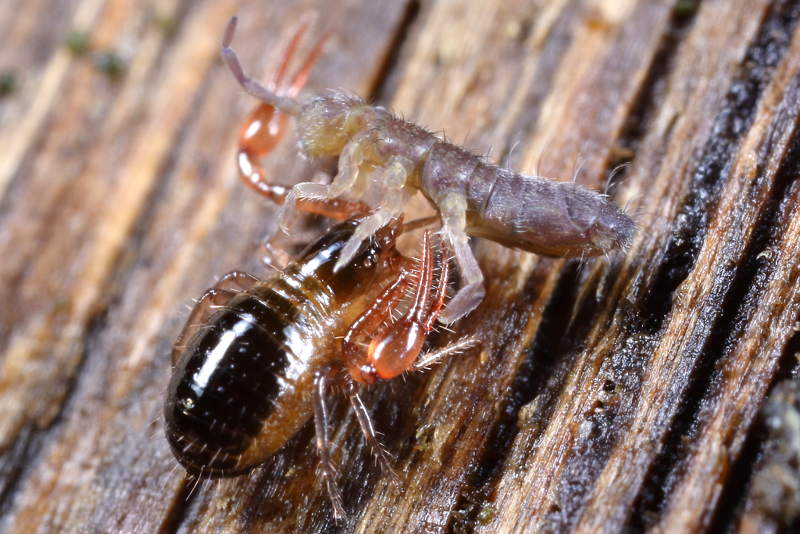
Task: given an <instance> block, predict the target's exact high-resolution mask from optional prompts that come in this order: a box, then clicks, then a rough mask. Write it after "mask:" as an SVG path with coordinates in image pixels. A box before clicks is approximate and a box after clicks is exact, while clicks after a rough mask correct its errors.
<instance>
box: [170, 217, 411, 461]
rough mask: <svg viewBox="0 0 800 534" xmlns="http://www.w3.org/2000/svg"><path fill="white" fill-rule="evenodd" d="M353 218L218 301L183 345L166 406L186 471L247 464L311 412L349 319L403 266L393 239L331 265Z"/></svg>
mask: <svg viewBox="0 0 800 534" xmlns="http://www.w3.org/2000/svg"><path fill="white" fill-rule="evenodd" d="M354 227H355V223H354V222H350V223H347V224H344V225H340V226H339V227H337V228H336V229H335V230H334V231H332V232H330V233H329V234H326V235H325V236H324V237H323V238H322V239H321V240H320V241H318V242H317V243H315V244H314V245H312V246H311V247H310V248H309V249H308V251H307V252H306V253H305V254H303V255H302V256H301V258H300V259H299V260H298V261H296V262H294V263H293V264H291V265H290V266H288V267H287V268H286V269H285V270H284V271H283V272H282V273H279V274H276V275H275V276H273V277H271V278H269V279H266V280H264V281H260V282H256V283H255V284H254V285H253V286H252V287H250V288H248V289H247V290H244V291H241V292H238V294H236V295H235V296H233V297H232V298H231V299H230V300H229V301H228V302H227V303H226V304H224V305H223V306H218V307H215V309H216V311H213V314H212V315H211V316H210V317H209V318H208V319H207V321H205V322H204V324H203V325H202V326H201V327H200V328H197V329H196V331H195V332H194V334H193V335H191V336H190V337H189V339H188V340H187V343H186V344H185V345H184V346H183V347H182V350H181V351H179V353H178V358H177V361H176V362H175V368H174V369H173V374H172V379H171V381H170V384H169V387H168V391H167V400H166V403H165V405H164V414H165V419H166V433H167V438H168V440H169V443H170V445H171V446H172V450H173V452H174V453H175V456H176V458H177V459H178V460H179V461H180V463H181V464H182V465H183V466H184V467H185V468H186V469H187V470H188V471H189V472H191V473H196V474H202V475H207V476H233V475H237V474H239V473H242V472H244V471H247V470H248V469H250V468H252V467H253V466H255V465H258V464H260V463H263V462H264V461H265V460H266V459H268V458H269V457H270V456H271V455H272V454H273V453H274V452H275V451H276V450H278V449H279V448H280V447H281V446H282V445H283V444H284V443H285V442H286V441H287V440H288V439H289V438H290V437H291V436H292V435H294V434H295V433H296V432H297V430H299V429H300V428H301V427H302V426H303V425H304V424H305V423H306V422H307V421H308V419H309V418H310V417H311V414H312V412H313V410H312V390H313V381H314V376H315V375H316V374H317V373H318V372H320V371H321V370H323V369H325V368H327V367H330V366H331V364H332V363H335V362H336V361H337V358H339V353H340V351H341V338H342V337H343V336H344V334H345V333H346V331H347V329H348V327H349V326H350V324H351V323H352V322H353V321H354V319H355V317H356V316H357V315H358V314H360V313H362V312H363V311H364V309H366V307H367V306H368V304H369V303H370V302H371V300H368V299H370V298H372V299H374V298H375V296H376V295H375V292H376V291H379V290H380V288H381V281H382V280H384V279H386V278H389V277H392V276H394V275H396V272H397V270H396V267H397V264H396V260H397V256H396V254H397V253H396V251H395V249H394V241H393V239H391V240H388V241H387V240H375V241H373V242H372V243H371V244H370V245H369V246H365V247H363V248H362V250H360V251H359V252H358V254H357V255H356V257H355V258H354V260H353V261H352V262H351V263H350V264H349V266H348V268H347V269H344V270H341V271H339V272H337V273H334V272H333V265H334V263H335V261H336V259H337V258H338V254H339V252H340V251H341V248H342V247H343V245H344V243H345V242H346V240H347V238H349V236H350V235H351V234H352V230H353V228H354ZM190 322H192V319H190Z"/></svg>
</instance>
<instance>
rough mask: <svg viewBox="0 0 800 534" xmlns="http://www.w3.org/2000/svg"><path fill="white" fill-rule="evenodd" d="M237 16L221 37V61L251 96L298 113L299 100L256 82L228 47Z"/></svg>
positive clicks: (283, 110) (280, 108)
mask: <svg viewBox="0 0 800 534" xmlns="http://www.w3.org/2000/svg"><path fill="white" fill-rule="evenodd" d="M236 22H237V18H236V17H232V18H231V20H230V22H228V26H227V27H226V28H225V34H224V35H223V37H222V61H224V62H225V65H227V66H228V69H229V70H230V71H231V73H232V74H233V76H234V78H236V81H237V82H239V85H241V86H242V88H243V89H244V90H245V91H246V92H247V93H248V94H249V95H251V96H253V97H255V98H257V99H259V100H261V101H262V102H266V103H267V104H269V105H270V106H273V107H275V108H276V109H278V110H280V111H282V112H283V113H286V114H288V115H298V114H299V113H300V109H301V108H302V106H301V105H300V102H298V101H297V100H295V99H294V98H291V97H288V96H281V95H279V94H277V93H276V92H275V91H271V90H269V89H267V88H266V87H264V86H263V85H261V84H260V83H258V81H256V80H254V79H252V78H250V77H249V76H248V75H247V74H245V72H244V69H243V68H242V64H241V63H240V62H239V58H238V57H237V56H236V52H235V51H234V50H233V48H231V47H230V44H231V42H232V41H233V34H234V33H235V31H236Z"/></svg>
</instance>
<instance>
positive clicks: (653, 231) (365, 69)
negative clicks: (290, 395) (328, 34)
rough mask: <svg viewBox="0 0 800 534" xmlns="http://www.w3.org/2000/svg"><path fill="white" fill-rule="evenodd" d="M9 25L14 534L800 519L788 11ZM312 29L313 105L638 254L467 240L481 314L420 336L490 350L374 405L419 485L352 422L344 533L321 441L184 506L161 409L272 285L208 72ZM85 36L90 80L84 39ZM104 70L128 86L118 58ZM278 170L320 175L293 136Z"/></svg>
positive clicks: (525, 4)
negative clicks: (324, 39)
mask: <svg viewBox="0 0 800 534" xmlns="http://www.w3.org/2000/svg"><path fill="white" fill-rule="evenodd" d="M7 4H8V8H7V9H4V10H2V11H3V13H0V30H2V31H3V33H2V35H3V36H4V40H5V43H4V44H5V46H3V47H0V72H5V73H13V76H14V78H15V79H16V81H17V89H16V91H14V92H11V93H9V94H7V95H5V96H3V97H1V98H2V99H0V147H3V148H2V152H0V257H1V258H2V261H0V302H2V303H3V304H4V305H3V306H2V307H1V308H0V351H2V354H1V355H0V411H2V413H3V417H2V418H0V514H1V515H2V517H0V532H9V533H12V532H26V533H27V532H165V533H166V532H304V533H305V532H361V533H371V532H410V533H428V532H432V533H433V532H448V533H470V532H475V533H479V532H480V533H511V532H519V533H523V532H526V533H527V532H531V533H532V532H643V531H648V532H669V533H673V532H717V531H722V530H727V531H731V532H761V531H767V532H784V531H785V532H789V531H791V530H792V529H793V528H797V527H798V526H800V511H799V510H798V504H797V501H796V499H794V500H793V499H791V498H790V497H787V495H791V491H792V488H795V489H796V488H797V487H800V486H798V483H797V480H800V476H799V475H798V472H797V462H796V461H795V460H792V459H793V458H795V459H796V457H797V437H796V434H794V433H793V432H794V429H795V427H796V418H797V417H796V413H797V400H796V391H795V390H796V387H797V386H796V384H797V380H798V377H797V373H798V363H797V356H796V354H797V352H798V350H800V338H799V337H798V333H797V332H798V330H800V328H798V326H797V325H798V324H800V317H799V316H800V286H799V285H798V277H799V276H800V268H799V267H798V260H797V258H798V257H800V254H799V253H800V250H798V247H800V244H799V243H800V235H798V234H800V213H799V211H800V204H799V203H798V201H799V200H800V199H799V198H798V196H800V186H798V182H797V176H798V172H800V164H799V163H798V162H800V135H799V132H798V129H799V128H800V123H799V122H798V120H799V118H800V29H799V28H798V21H799V20H800V5H798V4H797V3H796V2H792V1H789V0H755V1H752V2H744V1H733V2H722V1H713V0H707V1H706V2H694V1H686V0H671V1H667V0H654V1H636V0H613V1H608V0H574V1H573V0H555V1H548V2H544V1H534V0H528V1H523V0H509V1H503V2H500V1H497V2H467V1H466V0H439V1H427V0H426V1H413V0H401V1H390V0H385V1H383V0H382V1H378V2H368V1H363V0H353V1H350V2H335V3H325V2H321V1H320V0H303V1H298V2H292V3H286V2H279V1H277V0H275V1H272V0H270V1H262V2H258V3H246V2H237V1H235V0H222V1H211V0H206V1H188V0H171V1H168V2H159V3H152V4H151V3H145V2H142V3H134V2H126V1H122V0H105V1H101V0H76V1H73V2H69V1H60V2H56V3H50V2H42V1H34V2H18V1H15V0H8V2H7ZM308 11H317V12H318V13H319V14H320V16H319V19H318V21H317V23H316V24H317V30H316V31H318V32H321V31H324V30H326V29H330V30H332V31H333V35H334V37H333V38H332V39H331V42H330V43H329V46H328V48H327V51H326V53H325V55H324V57H323V58H322V60H321V61H320V62H319V64H318V66H317V67H316V68H315V70H314V71H313V74H312V79H311V80H310V82H309V87H310V89H309V91H312V92H313V91H314V90H320V89H322V88H325V87H345V88H347V89H350V90H352V91H355V92H357V93H360V94H362V95H365V96H367V97H369V98H370V99H372V100H374V101H376V102H378V103H381V104H384V105H389V106H391V107H392V108H393V109H395V110H396V111H398V112H399V113H401V114H402V115H403V116H405V117H406V118H408V119H411V120H414V121H415V122H419V123H421V124H423V125H425V126H427V127H429V128H431V129H432V130H434V131H442V132H445V133H446V135H447V137H448V138H449V139H450V140H453V141H456V142H459V143H463V144H465V145H466V146H468V147H469V148H470V149H472V150H474V151H475V152H476V153H481V154H488V156H487V157H488V158H489V159H491V160H494V161H500V162H505V163H506V164H507V165H508V166H510V167H512V168H514V169H516V170H520V171H523V172H527V173H534V172H538V173H540V174H543V175H546V176H552V177H557V178H558V179H563V180H569V179H572V178H573V176H574V177H575V179H576V180H578V181H579V182H581V183H583V184H585V185H587V186H589V187H592V188H596V189H604V188H608V190H609V192H610V194H612V195H613V197H614V199H615V201H616V202H618V203H619V204H620V205H626V206H627V210H628V211H629V212H630V213H632V214H634V217H635V219H636V221H637V224H638V228H639V229H638V232H637V236H636V239H635V242H634V244H633V246H632V247H631V249H630V250H629V251H627V252H626V253H619V254H615V255H612V256H610V257H608V258H604V259H600V260H597V261H592V262H584V263H580V262H577V261H565V260H559V259H548V258H541V257H536V256H533V255H530V254H525V253H521V252H516V251H512V250H508V249H505V248H503V247H501V246H499V245H497V244H495V243H490V242H484V241H479V242H477V243H476V246H475V248H476V251H477V253H478V256H479V259H480V262H481V266H482V268H483V270H484V273H485V274H486V277H487V280H488V294H487V298H486V300H485V302H484V303H483V304H482V306H481V307H480V308H479V309H478V310H477V311H476V312H475V313H474V314H472V315H471V316H470V317H469V318H468V320H465V321H462V322H461V324H457V325H455V332H453V333H449V332H441V333H438V334H436V335H435V336H434V338H433V339H432V343H433V344H436V345H440V344H444V343H447V341H448V340H451V339H455V338H457V337H459V336H462V335H468V334H476V335H478V336H479V337H480V339H481V341H482V345H481V347H480V348H479V349H474V350H471V351H469V352H467V353H466V354H464V355H462V356H460V357H458V358H454V359H452V360H451V361H449V362H447V363H446V364H445V365H442V366H441V367H439V368H437V369H435V370H432V371H430V372H427V373H424V374H418V375H413V376H409V377H407V379H405V380H395V381H393V382H391V383H387V384H382V385H379V386H377V387H375V388H374V389H373V391H371V392H370V394H369V395H368V398H367V400H368V401H369V405H370V407H371V409H372V410H373V413H374V415H375V421H376V424H377V426H378V427H379V429H380V430H381V431H382V432H383V433H384V437H383V440H384V441H385V443H386V444H387V446H388V447H389V449H390V451H391V452H392V453H393V454H394V455H395V456H396V458H397V460H396V465H397V469H398V471H399V472H400V473H401V482H400V483H399V484H394V483H392V482H391V480H390V479H389V478H387V477H384V476H382V474H381V473H380V472H379V470H378V469H376V467H375V465H374V462H373V461H372V459H371V457H370V453H369V451H368V450H367V448H366V446H365V444H364V442H363V440H362V438H361V436H360V433H359V431H358V428H357V425H356V423H355V420H354V418H353V416H352V413H350V411H349V410H348V408H347V406H346V403H345V402H341V401H340V402H338V403H336V404H335V406H334V407H333V408H334V416H335V420H336V424H335V428H334V429H333V437H334V440H335V442H336V444H337V449H336V457H337V461H338V463H339V465H340V466H341V473H342V476H341V480H340V485H341V486H342V489H343V493H344V495H345V506H346V508H347V510H348V520H347V521H346V522H344V523H341V524H336V523H334V522H333V519H332V514H331V509H330V504H329V503H328V501H327V497H326V495H325V492H324V487H323V484H322V482H321V480H320V478H319V475H318V473H317V470H316V464H317V459H316V455H315V451H314V446H313V441H312V432H311V429H310V428H307V429H305V430H304V431H302V432H301V433H300V434H298V435H297V436H296V437H295V438H293V439H292V440H291V441H290V442H289V443H288V444H287V446H286V447H285V448H284V449H283V450H282V451H281V452H279V453H278V454H276V455H275V457H274V458H273V459H272V460H270V461H269V462H268V463H267V464H266V465H265V466H263V467H262V468H259V469H257V470H256V471H254V472H253V473H251V474H249V475H247V476H242V477H238V478H234V479H229V480H224V481H219V482H216V481H213V482H211V481H206V482H203V483H201V484H199V485H197V486H196V487H195V485H194V483H193V481H191V480H190V479H188V478H187V477H186V476H185V475H184V473H183V472H182V470H181V469H180V468H178V467H177V464H176V462H175V460H174V459H173V458H172V455H171V453H170V451H169V447H168V445H167V443H166V440H165V439H164V437H163V421H162V419H161V415H160V414H161V409H162V403H163V396H164V391H165V388H166V383H167V380H168V378H169V367H170V366H169V355H168V354H169V348H170V346H171V344H172V341H173V340H174V339H175V337H176V335H177V333H178V331H179V330H180V327H181V326H182V322H183V320H185V318H186V316H187V314H188V310H187V306H189V305H191V303H192V298H196V297H197V296H199V295H200V294H201V293H202V291H203V289H205V288H206V287H208V286H209V285H211V284H212V283H213V281H214V280H215V278H216V277H218V276H219V275H221V274H223V273H224V272H226V271H229V270H231V269H234V268H244V269H249V270H251V271H254V272H258V270H259V269H260V267H259V259H258V258H259V255H260V254H261V252H260V251H259V240H260V238H261V237H262V236H263V235H264V234H265V233H266V231H267V230H268V229H269V228H270V227H271V225H273V224H274V214H275V210H274V207H272V206H269V205H267V204H264V203H263V202H262V201H261V200H260V199H258V198H255V196H254V195H253V194H252V193H250V192H249V191H248V190H247V189H246V188H245V187H243V186H242V184H240V183H239V181H238V179H237V177H236V172H235V167H234V161H233V154H234V150H235V142H236V136H237V132H238V127H239V124H240V121H241V119H242V117H243V116H244V114H245V113H246V112H247V110H248V109H249V108H250V107H251V106H252V105H253V102H252V100H251V99H250V98H249V97H247V96H246V95H244V94H242V92H241V91H240V90H239V88H238V87H237V86H236V84H235V83H234V82H233V80H232V79H231V76H230V75H229V73H227V71H226V70H225V68H224V67H223V66H222V64H221V63H220V62H219V61H218V59H217V58H218V52H219V41H220V38H221V34H222V29H223V28H224V25H225V23H226V22H227V19H228V17H230V16H231V15H232V14H234V13H237V14H238V15H239V16H240V20H241V24H240V29H239V31H238V32H237V36H236V41H235V46H236V48H237V50H238V51H239V52H240V53H241V56H242V60H243V62H244V63H245V65H246V66H248V67H249V68H250V69H251V70H252V71H253V72H256V73H259V74H260V75H262V76H267V75H268V74H269V73H270V72H271V71H272V69H274V67H275V64H276V62H277V60H278V59H279V58H278V56H279V51H280V49H281V47H282V44H283V43H285V42H286V40H287V38H288V36H289V35H290V33H291V31H292V29H293V27H294V24H295V23H296V21H297V20H298V19H299V18H300V17H301V16H302V14H303V13H305V12H308ZM74 30H79V31H82V32H86V35H87V36H88V38H89V50H88V51H87V52H86V53H85V54H82V55H78V54H75V53H74V51H72V52H71V51H70V50H69V49H68V48H67V47H65V46H64V41H65V39H66V38H67V36H68V35H69V33H70V32H71V31H74ZM112 51H113V52H114V53H115V54H116V56H117V57H119V58H120V59H121V61H122V65H124V69H123V70H122V71H121V72H120V74H119V75H118V76H116V77H113V76H110V74H111V73H110V72H109V71H108V70H106V71H105V72H104V71H103V70H102V68H100V67H99V66H98V61H97V60H98V58H99V57H100V56H101V54H103V53H106V52H112ZM289 137H291V135H290V136H289ZM625 162H629V165H628V166H626V167H624V168H622V169H621V170H620V171H619V172H617V173H616V174H615V175H614V173H613V172H612V171H613V170H614V169H615V167H617V165H618V164H620V163H625ZM265 165H266V168H267V170H268V172H269V173H270V175H272V176H275V177H276V179H278V180H280V181H282V182H285V183H293V182H296V181H299V180H301V179H303V178H304V177H305V175H306V173H308V172H309V168H308V166H307V165H306V164H305V163H304V162H303V161H302V160H301V159H300V158H299V157H298V156H297V152H296V149H295V147H294V143H293V140H292V139H287V140H286V142H284V143H283V144H282V145H281V147H280V148H279V149H278V150H277V151H276V152H274V153H273V154H271V155H270V156H269V157H268V158H267V160H266V161H265ZM577 168H580V172H576V171H575V169H577ZM612 175H613V183H609V181H610V180H611V179H612ZM421 204H422V203H420V205H421ZM409 209H410V210H411V211H415V210H417V209H422V208H419V206H415V207H410V208H409ZM323 228H324V224H323V223H322V222H321V221H309V222H307V223H305V224H304V225H303V226H302V227H300V228H299V229H298V231H297V232H296V234H294V235H293V236H292V239H291V241H290V242H289V243H288V244H287V246H289V247H290V248H293V247H294V246H295V245H299V244H302V243H303V242H307V240H308V239H311V236H313V235H316V234H318V233H319V232H321V231H322V230H323ZM262 272H263V271H262ZM778 381H782V382H781V383H782V385H781V386H780V388H774V387H773V386H774V385H775V384H776V383H777V382H778ZM793 388H794V389H793ZM773 389H775V392H774V393H773V394H772V395H771V396H770V393H771V391H772V390H773ZM793 392H794V393H793ZM767 398H770V399H771V400H770V401H769V403H768V404H766V405H765V406H766V408H765V411H764V416H763V417H759V410H760V409H761V407H762V404H763V403H764V402H765V399H767ZM793 425H795V426H793ZM771 488H781V489H782V491H777V490H776V491H770V489H771Z"/></svg>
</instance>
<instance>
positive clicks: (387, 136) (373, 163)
mask: <svg viewBox="0 0 800 534" xmlns="http://www.w3.org/2000/svg"><path fill="white" fill-rule="evenodd" d="M235 23H236V20H235V19H232V21H231V23H230V24H229V26H228V28H227V30H226V32H225V37H224V38H223V50H222V55H223V59H224V60H225V62H226V63H227V65H228V67H229V68H230V70H231V71H232V72H233V74H234V76H235V77H236V79H237V80H238V81H239V83H240V84H241V85H242V87H244V89H245V90H246V91H248V92H249V93H250V94H251V95H253V96H255V97H256V98H258V99H260V100H261V101H262V104H261V106H267V107H268V108H269V109H270V110H271V111H273V112H274V113H275V114H285V115H293V116H295V117H296V119H297V124H298V133H299V141H300V143H299V144H300V150H301V152H302V153H303V154H304V155H305V156H307V157H309V158H320V157H326V156H335V157H338V163H339V166H338V167H339V168H338V172H337V175H336V176H335V177H334V179H333V181H332V183H331V184H330V185H323V184H317V183H311V182H306V183H300V184H297V185H295V186H294V187H293V188H292V190H291V192H289V193H288V194H287V195H285V196H282V197H281V198H280V201H284V200H285V202H284V209H283V218H285V215H286V213H288V212H289V210H291V209H292V208H293V207H294V206H295V204H299V205H300V206H301V207H302V206H304V205H308V204H309V203H314V204H315V206H319V205H320V204H321V203H324V202H326V201H327V202H332V201H336V200H342V199H348V200H351V201H353V200H359V201H362V202H363V203H366V204H367V205H369V206H371V207H372V208H373V212H372V213H371V215H370V216H369V217H367V218H366V219H364V220H363V221H362V223H361V225H360V227H359V228H358V229H357V230H356V232H354V234H353V236H352V238H351V239H350V241H349V242H348V243H347V245H346V246H345V248H344V249H343V251H342V253H341V255H340V257H339V261H338V262H337V265H336V268H337V269H340V268H342V267H344V266H345V265H346V264H347V263H348V262H349V261H350V260H351V259H352V257H353V255H354V253H355V251H356V250H357V249H358V247H359V245H360V243H361V242H362V241H363V240H365V239H367V238H369V237H370V236H372V235H373V234H374V233H375V232H376V231H378V229H380V228H381V227H383V226H384V225H385V224H387V223H388V222H389V221H391V220H392V219H394V218H396V217H398V216H400V215H402V214H403V213H404V210H405V209H406V206H407V204H408V201H409V199H410V198H411V197H412V196H413V195H414V194H415V193H416V192H418V191H419V192H421V193H422V194H423V195H424V196H425V197H427V198H428V200H430V202H431V203H432V204H433V206H434V207H435V208H436V210H437V212H438V213H439V216H440V218H441V223H442V230H441V234H442V236H443V238H444V239H445V241H447V242H448V244H449V246H450V248H451V249H452V250H453V252H454V255H455V260H456V264H457V266H458V270H459V273H460V274H461V278H462V287H461V289H460V290H459V291H458V293H456V295H455V296H454V297H453V299H452V300H451V301H450V303H449V304H448V307H447V309H446V310H445V311H444V312H443V313H442V315H441V317H440V319H441V320H443V321H444V322H452V321H455V320H457V319H459V318H460V317H463V316H464V315H466V314H467V313H469V312H470V311H472V310H473V309H474V308H475V307H476V306H477V305H478V304H479V303H480V301H481V300H482V299H483V295H484V289H483V275H482V273H481V270H480V267H479V266H478V263H477V261H476V259H475V257H474V256H473V254H472V251H471V250H470V248H469V244H468V235H471V236H480V237H486V238H489V239H492V240H494V241H497V242H499V243H502V244H503V245H506V246H510V247H516V248H519V249H522V250H526V251H530V252H535V253H539V254H546V255H550V256H564V257H573V256H579V257H591V256H597V255H601V254H605V253H608V252H609V251H611V250H614V249H624V248H625V247H626V246H627V245H628V243H629V242H630V241H631V239H632V237H633V234H634V229H635V226H634V223H633V221H632V220H631V219H630V217H628V216H627V215H626V214H625V213H624V212H623V211H622V210H620V209H619V208H618V207H617V206H616V205H614V204H613V203H612V202H611V201H609V200H608V199H607V198H606V197H605V196H604V195H600V194H598V193H596V192H593V191H590V190H588V189H586V188H584V187H581V186H579V185H577V184H574V183H569V182H560V181H554V180H549V179H547V178H543V177H537V176H525V175H522V174H519V173H515V172H513V171H511V170H509V169H504V168H501V167H498V166H496V165H492V164H490V163H488V162H486V161H485V160H484V159H482V158H480V157H478V156H475V155H473V154H470V153H469V152H467V151H465V150H464V149H462V148H460V147H458V146H455V145H453V144H450V143H448V142H446V141H443V140H441V139H439V138H438V137H437V136H435V135H434V134H432V133H431V132H428V131H426V130H424V129H422V128H420V127H418V126H416V125H414V124H412V123H410V122H407V121H404V120H402V119H399V118H397V117H395V116H394V115H392V114H391V113H390V112H389V111H387V110H386V109H384V108H382V107H379V106H372V105H369V104H367V103H366V102H364V101H363V100H362V99H360V98H358V97H356V96H352V95H349V94H346V93H343V92H341V91H327V92H326V93H324V94H322V95H321V96H317V97H313V98H311V99H308V100H306V101H299V100H296V99H295V98H294V97H293V96H289V95H288V93H285V92H282V91H279V90H276V89H275V88H267V87H264V86H262V85H260V84H259V83H258V82H257V81H255V80H253V79H252V78H250V77H249V76H247V75H246V74H245V73H244V70H243V69H242V67H241V65H240V63H239V61H238V58H237V57H236V54H235V52H234V51H233V49H231V48H230V43H231V40H232V39H233V33H234V29H235ZM292 49H293V48H292V47H290V51H289V53H288V54H287V56H288V55H290V54H291V50H292ZM308 68H310V66H309V67H308ZM277 137H278V136H276V135H273V136H272V137H271V138H270V139H271V140H272V139H274V138H277ZM250 143H251V142H250V141H246V140H245V141H244V146H247V145H249V144H250ZM262 153H263V152H262ZM240 169H242V167H241V165H240ZM242 174H243V177H244V178H245V179H246V180H248V181H250V182H252V181H253V176H255V174H254V173H248V172H244V171H243V173H242ZM262 180H263V175H259V179H258V182H259V184H263V181H262ZM259 187H260V188H261V189H264V190H266V189H269V187H270V186H263V185H259ZM273 197H275V195H273ZM332 211H334V212H335V210H332ZM318 212H319V211H318Z"/></svg>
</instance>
